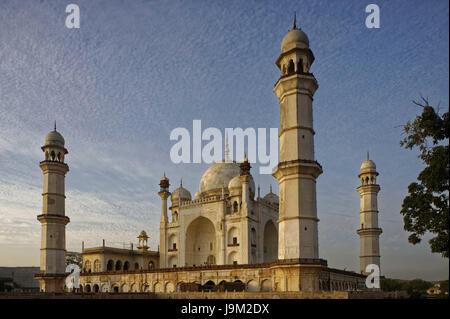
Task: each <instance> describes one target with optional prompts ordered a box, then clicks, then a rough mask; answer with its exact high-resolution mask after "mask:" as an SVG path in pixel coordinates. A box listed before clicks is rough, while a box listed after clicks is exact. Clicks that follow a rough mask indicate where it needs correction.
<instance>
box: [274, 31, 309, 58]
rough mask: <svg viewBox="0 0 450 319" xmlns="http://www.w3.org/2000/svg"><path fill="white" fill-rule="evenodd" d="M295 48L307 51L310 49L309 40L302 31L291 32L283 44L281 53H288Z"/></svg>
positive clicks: (285, 37)
mask: <svg viewBox="0 0 450 319" xmlns="http://www.w3.org/2000/svg"><path fill="white" fill-rule="evenodd" d="M294 48H301V49H307V48H309V39H308V36H307V35H306V33H305V32H303V31H302V30H301V29H292V30H290V31H289V32H288V33H287V34H286V35H285V36H284V38H283V41H282V42H281V52H282V53H284V52H287V51H289V50H292V49H294Z"/></svg>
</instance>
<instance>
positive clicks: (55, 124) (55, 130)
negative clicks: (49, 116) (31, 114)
mask: <svg viewBox="0 0 450 319" xmlns="http://www.w3.org/2000/svg"><path fill="white" fill-rule="evenodd" d="M54 131H55V132H56V120H55V129H54Z"/></svg>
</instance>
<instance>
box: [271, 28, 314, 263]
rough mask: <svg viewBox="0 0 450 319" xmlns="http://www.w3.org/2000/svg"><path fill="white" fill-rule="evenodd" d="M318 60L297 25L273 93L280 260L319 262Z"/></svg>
mask: <svg viewBox="0 0 450 319" xmlns="http://www.w3.org/2000/svg"><path fill="white" fill-rule="evenodd" d="M313 61H314V55H313V53H312V52H311V50H310V49H309V40H308V37H307V36H306V34H305V33H304V32H303V31H302V30H301V29H299V28H297V26H296V21H295V19H294V26H293V28H292V29H291V30H290V31H289V32H288V33H287V35H286V36H285V37H284V39H283V42H282V43H281V55H280V56H279V57H278V59H277V61H276V65H277V66H278V68H279V69H280V70H281V77H280V79H279V80H278V82H277V83H276V84H275V87H274V92H275V93H276V95H277V96H278V99H279V103H280V134H279V137H280V163H279V164H278V167H277V168H276V171H275V172H274V173H273V176H274V177H275V178H276V179H278V183H279V193H280V207H279V220H278V222H279V238H278V258H279V259H291V258H318V256H319V244H318V234H317V232H318V230H317V223H318V221H319V219H318V218H317V206H316V178H317V177H318V176H319V175H320V174H321V173H322V167H321V166H320V164H319V163H318V162H317V161H315V159H314V129H313V110H312V101H313V96H314V93H315V92H316V90H317V88H318V84H317V81H316V79H315V78H314V75H313V74H312V73H309V69H310V67H311V64H312V63H313Z"/></svg>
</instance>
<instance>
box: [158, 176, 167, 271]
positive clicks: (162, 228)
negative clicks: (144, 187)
mask: <svg viewBox="0 0 450 319" xmlns="http://www.w3.org/2000/svg"><path fill="white" fill-rule="evenodd" d="M159 186H160V190H159V192H158V195H159V196H160V197H161V221H160V223H159V268H166V267H167V249H168V239H167V224H168V223H169V220H168V217H167V199H168V198H169V196H170V192H169V186H170V184H169V179H168V178H167V177H166V174H165V173H164V176H163V177H162V178H161V180H160V182H159Z"/></svg>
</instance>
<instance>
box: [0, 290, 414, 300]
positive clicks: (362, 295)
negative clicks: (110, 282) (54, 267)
mask: <svg viewBox="0 0 450 319" xmlns="http://www.w3.org/2000/svg"><path fill="white" fill-rule="evenodd" d="M402 298H407V294H406V292H404V291H395V292H382V291H323V292H308V291H304V292H294V291H293V292H248V291H245V292H227V291H225V292H174V293H0V299H266V300H267V299H402Z"/></svg>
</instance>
